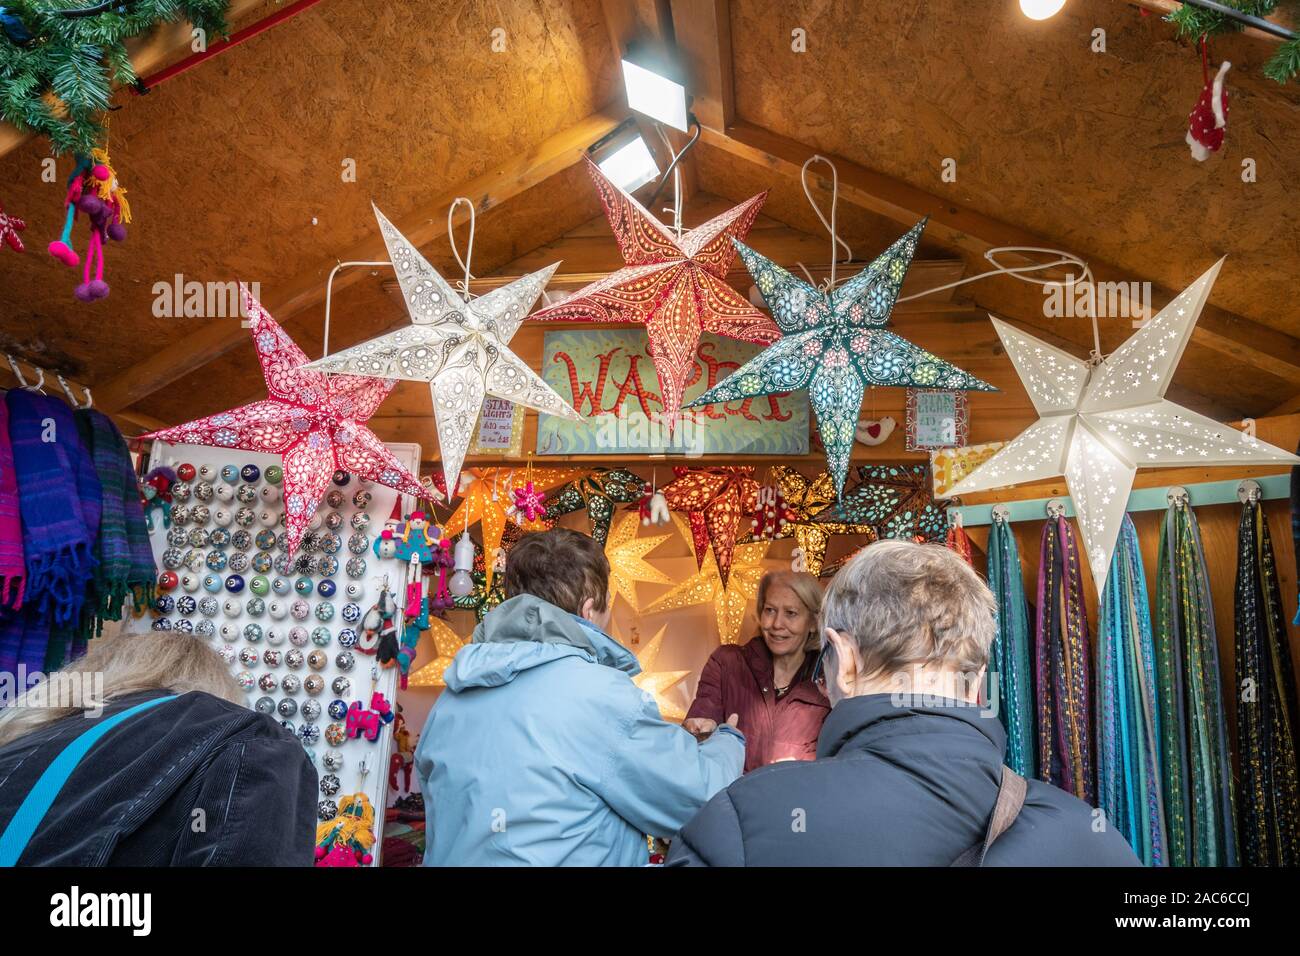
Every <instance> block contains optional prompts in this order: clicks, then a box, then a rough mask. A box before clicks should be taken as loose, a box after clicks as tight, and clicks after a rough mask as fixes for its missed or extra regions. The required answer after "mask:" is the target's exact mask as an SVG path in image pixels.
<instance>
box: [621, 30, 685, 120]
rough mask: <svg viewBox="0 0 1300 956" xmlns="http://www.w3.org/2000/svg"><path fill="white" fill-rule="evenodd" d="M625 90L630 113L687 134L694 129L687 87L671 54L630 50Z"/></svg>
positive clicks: (638, 48) (625, 64)
mask: <svg viewBox="0 0 1300 956" xmlns="http://www.w3.org/2000/svg"><path fill="white" fill-rule="evenodd" d="M623 86H624V88H625V89H626V90H627V105H628V107H629V108H630V109H634V110H636V111H637V112H638V113H644V114H645V115H646V116H649V117H650V118H652V119H656V120H658V121H659V122H660V123H663V124H664V125H665V126H671V127H673V128H674V129H679V130H681V131H682V132H683V133H685V132H687V130H688V129H689V128H690V127H689V125H688V120H687V110H686V105H687V104H686V86H685V84H684V83H683V81H682V75H681V71H680V70H679V69H678V68H677V65H676V64H675V63H674V62H673V61H672V59H671V58H670V57H669V56H668V55H667V54H665V53H662V52H659V51H657V50H655V49H653V48H651V47H649V46H647V45H644V44H640V45H638V44H633V45H631V46H629V47H628V50H627V54H626V55H625V56H624V57H623Z"/></svg>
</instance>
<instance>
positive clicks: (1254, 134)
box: [730, 0, 1300, 401]
mask: <svg viewBox="0 0 1300 956" xmlns="http://www.w3.org/2000/svg"><path fill="white" fill-rule="evenodd" d="M730 7H731V38H732V48H733V51H734V60H735V97H736V112H737V114H738V115H739V116H740V117H741V118H742V119H744V120H745V121H747V122H750V123H753V124H755V125H758V126H761V127H764V128H767V129H770V130H773V131H775V132H778V133H781V134H783V135H786V136H789V137H791V138H793V139H796V140H799V141H800V142H802V143H805V144H807V145H808V146H809V147H810V149H813V150H824V151H828V152H832V153H835V154H838V155H841V156H844V157H846V158H848V159H851V160H853V161H855V162H857V163H859V164H861V165H863V166H865V167H867V168H869V169H872V170H875V171H877V172H881V173H884V174H886V175H889V176H891V177H894V178H896V179H899V180H903V181H906V182H908V183H910V184H912V185H914V186H916V187H918V188H921V189H924V190H927V191H929V192H931V193H933V194H935V195H938V196H943V197H950V198H952V199H953V200H954V201H956V202H959V203H961V204H963V205H966V206H968V207H970V208H973V209H975V210H977V211H979V212H981V213H984V214H986V215H989V216H993V217H995V218H998V219H1001V220H1002V221H1005V222H1009V223H1013V224H1015V225H1018V226H1021V227H1023V228H1025V229H1028V230H1030V231H1032V232H1035V233H1038V234H1040V235H1042V236H1043V237H1045V238H1050V239H1052V240H1054V241H1056V242H1059V243H1061V244H1063V245H1064V246H1065V247H1067V248H1071V249H1074V250H1077V251H1079V252H1080V253H1081V254H1084V255H1085V256H1087V255H1093V256H1096V257H1099V258H1101V259H1103V260H1105V261H1109V262H1111V263H1113V264H1115V265H1118V266H1121V267H1123V268H1125V269H1127V270H1131V271H1132V272H1133V274H1134V275H1135V276H1141V277H1145V278H1148V279H1151V280H1154V281H1157V282H1159V283H1161V284H1163V285H1165V286H1167V287H1169V288H1171V289H1174V290H1177V289H1180V288H1182V287H1183V286H1185V285H1187V284H1188V283H1189V282H1191V281H1192V280H1193V279H1195V278H1196V276H1198V275H1199V274H1200V273H1201V272H1202V271H1203V270H1204V269H1205V268H1207V267H1208V266H1209V265H1210V264H1212V263H1213V262H1214V260H1215V259H1217V258H1218V257H1219V256H1220V255H1224V254H1227V255H1228V257H1229V259H1228V263H1227V265H1226V266H1225V268H1224V270H1223V273H1222V274H1221V276H1220V277H1219V280H1218V282H1217V284H1216V286H1215V289H1214V296H1213V302H1214V303H1215V304H1216V305H1219V306H1221V307H1223V308H1226V309H1229V310H1230V311H1233V312H1236V313H1238V314H1240V315H1243V316H1247V317H1249V318H1252V319H1255V320H1256V321H1258V322H1261V323H1265V324H1268V325H1271V326H1273V327H1275V328H1277V329H1280V330H1283V331H1285V332H1287V333H1289V334H1291V335H1300V299H1298V298H1297V297H1296V295H1295V294H1294V286H1295V277H1296V276H1297V275H1298V274H1300V207H1297V204H1296V203H1295V198H1294V197H1295V188H1296V183H1297V181H1300V84H1297V83H1295V82H1292V83H1291V84H1289V85H1287V86H1278V85H1277V84H1276V83H1274V82H1273V81H1271V80H1269V79H1267V78H1266V77H1264V76H1263V75H1262V73H1261V72H1260V68H1261V66H1262V65H1263V63H1264V62H1265V61H1266V59H1267V58H1268V57H1269V56H1270V55H1271V54H1272V53H1273V51H1274V50H1275V49H1276V47H1275V46H1274V45H1272V44H1269V43H1267V42H1263V41H1260V40H1255V39H1251V38H1245V37H1233V38H1227V39H1218V40H1215V41H1213V42H1212V56H1213V57H1214V59H1215V60H1216V61H1217V60H1221V59H1228V60H1231V62H1232V63H1233V69H1232V70H1231V71H1230V72H1229V74H1228V88H1229V97H1230V114H1229V121H1228V130H1227V141H1226V144H1225V146H1224V149H1223V150H1222V151H1221V152H1220V153H1219V154H1217V155H1214V156H1212V157H1211V158H1210V160H1209V161H1207V162H1205V163H1197V162H1194V161H1193V160H1192V159H1191V157H1190V155H1189V151H1188V148H1187V146H1186V144H1185V143H1184V141H1183V135H1184V132H1185V130H1186V117H1187V114H1188V112H1189V111H1190V110H1191V108H1192V106H1193V105H1194V104H1195V102H1196V99H1197V97H1198V95H1199V93H1200V89H1201V85H1202V77H1201V64H1200V58H1199V55H1198V54H1197V53H1196V52H1195V50H1194V49H1193V48H1192V47H1191V46H1190V45H1189V44H1186V43H1179V42H1176V41H1175V40H1174V39H1173V30H1172V28H1171V27H1170V26H1169V25H1168V24H1164V23H1161V22H1159V20H1158V19H1157V18H1155V17H1150V18H1143V17H1142V16H1140V14H1139V12H1138V11H1137V9H1136V8H1134V7H1132V6H1130V5H1128V4H1124V3H1120V2H1116V0H1071V2H1070V3H1068V4H1066V6H1065V9H1064V10H1063V11H1062V12H1061V13H1060V14H1058V15H1057V16H1056V17H1054V18H1052V19H1051V20H1048V21H1045V22H1042V23H1033V22H1031V21H1029V20H1027V19H1026V18H1025V17H1024V16H1022V15H1021V14H1020V12H1019V9H1018V6H1017V4H1015V3H1014V2H1011V0H1006V2H997V3H993V2H981V3H920V2H906V3H858V2H847V0H845V2H829V0H816V2H787V0H732V2H731V4H730ZM795 28H802V29H804V30H805V31H806V34H807V52H806V53H802V54H800V53H795V52H792V50H791V31H792V30H794V29H795ZM1096 28H1101V29H1103V30H1105V37H1106V52H1105V53H1094V52H1092V51H1091V48H1090V45H1091V43H1092V39H1093V38H1092V31H1093V30H1094V29H1096ZM949 157H950V158H953V159H955V160H956V162H957V181H956V182H955V183H944V182H942V181H941V179H940V164H941V163H942V161H943V160H944V159H945V158H949ZM1247 158H1250V159H1253V160H1254V161H1255V163H1256V168H1257V173H1258V181H1257V182H1253V183H1245V182H1242V179H1241V172H1242V166H1241V163H1242V160H1244V159H1247ZM1297 384H1300V383H1297ZM1283 397H1285V396H1283V395H1279V396H1277V399H1278V400H1279V401H1280V400H1281V398H1283Z"/></svg>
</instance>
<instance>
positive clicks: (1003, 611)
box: [988, 519, 1037, 777]
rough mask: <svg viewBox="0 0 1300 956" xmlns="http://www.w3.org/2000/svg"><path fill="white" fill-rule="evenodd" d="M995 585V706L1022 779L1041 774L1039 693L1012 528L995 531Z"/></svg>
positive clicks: (991, 695)
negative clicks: (1036, 730) (1032, 672)
mask: <svg viewBox="0 0 1300 956" xmlns="http://www.w3.org/2000/svg"><path fill="white" fill-rule="evenodd" d="M989 585H990V586H991V587H992V588H993V596H994V598H996V599H997V602H998V621H997V631H996V632H994V635H993V647H992V648H990V653H989V689H988V700H989V703H990V705H993V704H996V706H997V710H998V717H999V718H1000V719H1001V721H1002V726H1003V727H1005V728H1006V731H1007V753H1006V763H1007V766H1008V767H1010V768H1011V769H1012V770H1014V771H1015V772H1016V773H1018V774H1020V775H1021V776H1022V777H1033V776H1034V775H1035V774H1036V773H1037V770H1036V766H1037V758H1036V755H1035V748H1036V747H1037V741H1036V740H1035V736H1036V735H1035V733H1034V688H1033V678H1032V677H1031V676H1030V669H1029V644H1030V638H1029V609H1028V606H1027V603H1026V601H1025V584H1024V580H1023V579H1022V578H1021V574H1020V550H1019V549H1018V548H1017V547H1016V536H1015V533H1014V532H1013V531H1012V530H1011V526H1010V525H1009V524H1008V523H1007V522H1006V521H1002V520H1000V519H995V520H994V521H993V524H992V526H991V527H990V528H989Z"/></svg>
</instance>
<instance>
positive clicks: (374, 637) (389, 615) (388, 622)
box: [357, 585, 397, 654]
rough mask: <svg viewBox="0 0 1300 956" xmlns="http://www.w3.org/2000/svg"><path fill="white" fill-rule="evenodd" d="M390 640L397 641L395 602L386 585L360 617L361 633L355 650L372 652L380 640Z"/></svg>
mask: <svg viewBox="0 0 1300 956" xmlns="http://www.w3.org/2000/svg"><path fill="white" fill-rule="evenodd" d="M385 640H391V641H392V642H393V643H396V642H397V602H396V601H394V600H393V592H392V591H390V590H388V587H387V585H385V587H384V589H383V590H382V591H380V592H379V600H378V601H376V602H375V605H374V607H372V608H371V609H370V610H369V611H367V612H366V615H365V617H363V618H362V619H361V634H360V635H359V636H358V638H357V650H358V651H360V652H361V653H362V654H373V653H375V651H376V650H377V649H378V648H379V645H380V642H381V641H385Z"/></svg>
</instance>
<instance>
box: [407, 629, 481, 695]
mask: <svg viewBox="0 0 1300 956" xmlns="http://www.w3.org/2000/svg"><path fill="white" fill-rule="evenodd" d="M429 635H430V636H431V637H432V638H433V647H434V650H436V651H437V654H438V656H437V657H435V658H434V659H433V660H431V661H430V662H429V663H427V664H425V665H424V666H423V667H421V668H420V669H419V670H418V671H416V672H415V673H414V674H412V675H411V677H410V679H409V680H408V681H407V684H406V686H407V687H446V686H447V682H446V681H445V680H444V679H443V676H442V675H443V673H444V672H445V671H446V670H447V668H448V667H450V666H451V662H452V660H453V659H454V658H455V657H456V652H457V651H459V650H460V649H461V648H462V647H464V646H465V645H466V644H468V643H469V638H466V637H461V636H460V635H459V634H457V633H456V632H455V631H453V630H452V629H451V625H449V624H448V623H447V622H446V621H444V620H442V619H440V618H436V617H430V618H429Z"/></svg>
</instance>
